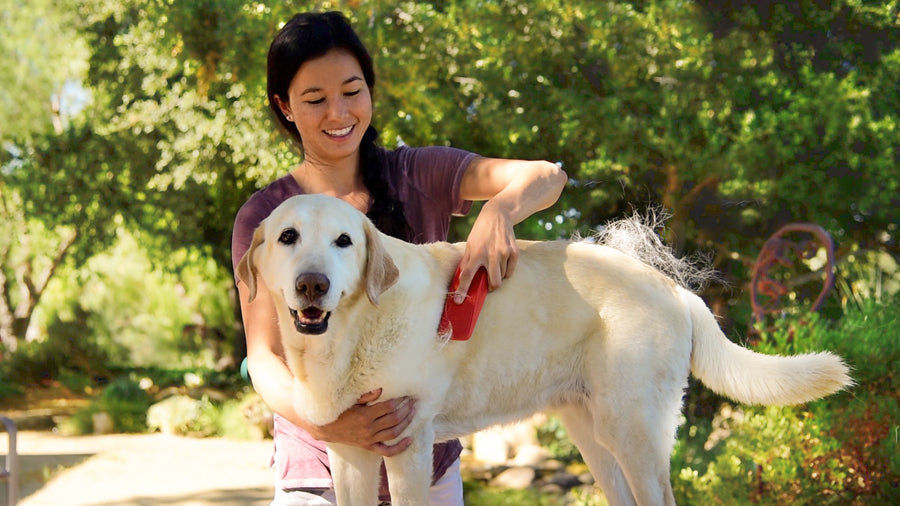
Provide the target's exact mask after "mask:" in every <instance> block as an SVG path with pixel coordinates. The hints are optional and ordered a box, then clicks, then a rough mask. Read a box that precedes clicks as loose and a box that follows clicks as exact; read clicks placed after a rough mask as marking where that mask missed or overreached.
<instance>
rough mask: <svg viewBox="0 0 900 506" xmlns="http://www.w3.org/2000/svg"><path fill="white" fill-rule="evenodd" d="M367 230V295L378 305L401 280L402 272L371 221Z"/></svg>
mask: <svg viewBox="0 0 900 506" xmlns="http://www.w3.org/2000/svg"><path fill="white" fill-rule="evenodd" d="M365 229H366V295H368V296H369V300H370V301H371V302H372V304H375V305H376V306H377V305H378V297H379V296H380V295H381V294H382V293H384V292H385V290H387V289H388V288H390V287H391V286H393V285H394V283H396V282H397V280H398V279H400V270H399V269H397V265H396V264H394V260H393V259H392V258H391V256H390V255H389V254H388V252H387V250H386V249H385V248H384V244H383V243H382V241H381V236H380V233H379V232H378V229H376V228H375V225H373V224H372V222H370V221H369V220H366V221H365Z"/></svg>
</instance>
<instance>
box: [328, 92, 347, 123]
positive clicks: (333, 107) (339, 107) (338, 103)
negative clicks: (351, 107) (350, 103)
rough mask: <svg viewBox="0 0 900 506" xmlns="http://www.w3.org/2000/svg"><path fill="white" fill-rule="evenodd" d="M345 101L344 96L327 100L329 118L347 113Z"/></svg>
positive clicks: (339, 116)
mask: <svg viewBox="0 0 900 506" xmlns="http://www.w3.org/2000/svg"><path fill="white" fill-rule="evenodd" d="M347 110H348V107H347V103H346V101H345V100H344V97H340V98H338V99H336V100H331V101H329V107H328V116H329V117H331V118H337V119H340V118H343V117H344V116H346V115H347Z"/></svg>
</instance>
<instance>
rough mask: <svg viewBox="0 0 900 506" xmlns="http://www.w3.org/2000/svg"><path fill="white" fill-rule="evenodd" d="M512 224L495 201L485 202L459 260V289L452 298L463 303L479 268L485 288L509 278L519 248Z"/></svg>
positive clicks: (497, 284) (498, 284) (494, 287)
mask: <svg viewBox="0 0 900 506" xmlns="http://www.w3.org/2000/svg"><path fill="white" fill-rule="evenodd" d="M513 225H514V223H513V222H512V220H511V219H510V217H509V216H508V214H507V213H504V212H503V211H502V210H501V209H500V206H499V205H498V204H497V202H495V201H491V200H489V201H487V202H485V203H484V206H483V207H482V208H481V212H480V213H479V214H478V217H477V218H476V219H475V223H474V224H473V225H472V230H471V231H470V232H469V238H468V240H467V241H466V250H465V253H463V257H462V260H461V261H460V264H459V265H460V275H459V278H460V283H459V290H458V291H457V293H456V296H455V297H454V301H455V302H456V303H457V304H460V303H462V301H463V300H464V299H465V295H466V293H468V288H469V285H470V284H471V282H472V278H473V277H474V276H475V272H476V271H478V269H479V268H480V267H482V266H484V267H485V269H486V270H487V275H488V287H489V289H490V290H494V289H497V288H499V287H500V284H501V282H502V280H503V279H506V278H508V277H510V276H512V274H513V272H514V271H515V269H516V262H517V261H518V259H519V247H518V245H517V244H516V235H515V232H514V231H513Z"/></svg>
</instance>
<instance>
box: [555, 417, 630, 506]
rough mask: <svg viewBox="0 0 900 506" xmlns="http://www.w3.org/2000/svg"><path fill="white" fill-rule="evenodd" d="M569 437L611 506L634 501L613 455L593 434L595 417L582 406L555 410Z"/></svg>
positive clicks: (628, 505) (627, 505) (619, 505)
mask: <svg viewBox="0 0 900 506" xmlns="http://www.w3.org/2000/svg"><path fill="white" fill-rule="evenodd" d="M556 413H557V415H558V416H559V419H560V420H561V421H562V423H563V425H564V426H565V427H566V431H568V433H569V438H570V439H571V440H572V442H573V443H575V446H577V447H578V450H579V451H581V457H582V458H583V459H584V462H585V463H586V464H587V465H588V468H589V469H590V470H591V474H592V475H594V479H596V480H597V484H598V485H599V486H600V489H601V490H603V494H604V495H605V496H606V500H607V502H609V504H610V505H611V506H634V505H636V504H637V503H636V502H635V500H634V496H632V495H631V489H630V488H628V481H627V480H626V479H625V475H624V474H623V473H622V468H621V467H619V464H618V463H617V462H616V458H615V457H614V456H613V454H612V453H610V451H609V450H607V449H606V448H605V447H604V446H603V445H602V444H600V442H599V441H597V438H595V437H594V418H593V416H591V412H590V410H588V408H587V407H586V406H583V405H574V404H573V405H568V406H565V407H562V408H559V409H558V410H556Z"/></svg>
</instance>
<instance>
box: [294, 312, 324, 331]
mask: <svg viewBox="0 0 900 506" xmlns="http://www.w3.org/2000/svg"><path fill="white" fill-rule="evenodd" d="M291 314H292V315H293V316H294V327H295V328H296V329H297V332H300V333H301V334H314V335H315V334H323V333H324V332H325V331H326V330H328V317H329V316H331V313H326V312H324V311H322V310H321V309H318V308H314V307H310V308H306V309H304V310H302V311H293V310H292V311H291Z"/></svg>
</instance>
